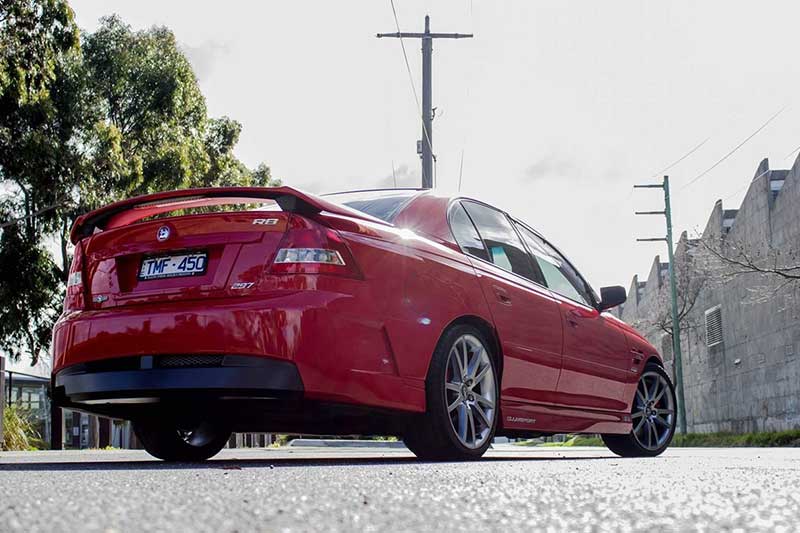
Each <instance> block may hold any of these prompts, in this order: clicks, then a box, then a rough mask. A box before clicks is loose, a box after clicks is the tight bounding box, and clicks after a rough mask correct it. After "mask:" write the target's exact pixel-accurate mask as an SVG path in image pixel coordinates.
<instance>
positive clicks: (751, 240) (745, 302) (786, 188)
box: [617, 157, 800, 433]
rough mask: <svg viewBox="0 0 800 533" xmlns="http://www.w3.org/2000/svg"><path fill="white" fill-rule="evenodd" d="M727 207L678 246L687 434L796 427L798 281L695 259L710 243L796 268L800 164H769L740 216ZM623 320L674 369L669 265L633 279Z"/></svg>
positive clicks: (799, 393)
mask: <svg viewBox="0 0 800 533" xmlns="http://www.w3.org/2000/svg"><path fill="white" fill-rule="evenodd" d="M725 207H726V206H723V204H722V201H721V200H718V201H717V202H716V203H715V204H714V206H713V208H712V209H711V214H710V216H709V219H708V223H707V224H706V227H705V229H704V231H703V234H702V235H700V236H697V239H690V238H688V236H687V234H686V232H684V233H683V234H682V235H681V237H680V240H679V242H678V243H677V244H676V255H675V257H676V258H675V265H676V267H675V268H676V273H677V274H678V277H679V279H680V280H681V281H679V288H680V291H679V292H680V293H681V296H682V298H681V302H682V303H684V304H686V306H687V308H689V311H688V312H687V313H686V314H685V316H684V318H683V319H682V321H681V327H682V329H683V331H682V335H681V337H682V343H681V345H682V346H681V351H682V354H683V375H684V383H685V397H686V418H687V423H688V429H689V431H690V432H713V431H729V432H736V433H740V432H750V431H778V430H784V429H795V428H800V355H798V353H799V352H800V281H799V280H794V281H792V280H786V279H781V278H780V277H779V276H775V275H771V276H770V275H763V274H749V273H742V272H741V271H740V272H738V273H737V274H736V275H723V274H722V271H721V270H719V269H715V268H712V267H710V266H709V265H710V264H711V263H710V262H709V261H708V260H703V261H700V260H699V259H698V257H700V256H704V257H706V259H707V258H708V257H709V254H708V252H707V250H708V248H707V247H706V246H704V243H709V242H711V243H720V246H733V247H734V249H739V250H747V251H748V252H749V253H750V254H751V256H753V257H758V258H766V257H767V256H768V255H769V254H770V253H773V254H774V253H775V252H776V251H779V252H780V254H781V256H780V257H782V258H784V259H786V258H787V257H789V256H791V255H792V254H794V257H793V258H792V260H793V261H796V260H797V258H798V257H800V255H798V254H800V157H799V158H798V160H797V161H795V163H794V165H793V167H792V168H791V169H789V170H770V168H769V162H768V160H766V159H765V160H764V161H762V162H761V164H760V165H759V167H758V169H757V171H756V173H755V177H754V178H753V180H752V182H751V183H750V186H749V189H748V191H747V194H746V195H745V198H744V200H743V201H742V204H741V205H740V206H739V208H738V209H726V208H725ZM712 259H713V257H712ZM780 260H783V259H780ZM795 264H796V263H795ZM729 273H730V270H729V271H728V274H729ZM795 274H800V270H798V271H795ZM617 313H618V315H619V316H620V318H622V319H623V320H624V321H626V322H628V323H630V324H632V325H634V326H636V327H637V328H639V329H640V331H642V332H643V333H644V334H645V335H646V336H647V337H648V339H649V340H650V341H651V342H652V343H653V344H654V345H655V346H656V347H657V348H658V349H659V350H661V352H662V354H663V355H664V357H665V360H666V361H667V364H668V365H669V367H670V371H674V370H673V368H672V365H673V357H672V346H671V342H672V341H671V337H670V334H669V333H668V331H667V329H666V328H664V327H662V325H663V324H665V323H666V324H668V323H669V321H668V320H666V321H665V320H664V319H665V318H666V317H668V316H669V278H668V270H667V264H666V263H662V262H661V260H660V258H659V257H656V258H655V260H654V261H653V263H652V265H651V268H650V272H649V274H648V275H647V278H646V279H640V278H639V277H638V276H634V277H633V281H632V282H631V286H630V290H629V293H628V301H627V302H626V303H625V305H624V306H622V307H621V308H620V309H618V311H617Z"/></svg>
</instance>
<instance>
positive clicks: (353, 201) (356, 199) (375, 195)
mask: <svg viewBox="0 0 800 533" xmlns="http://www.w3.org/2000/svg"><path fill="white" fill-rule="evenodd" d="M419 192H420V191H419V190H417V189H409V190H397V189H392V190H382V191H358V192H342V193H333V194H326V195H324V196H325V199H326V200H330V201H332V202H336V203H337V204H341V205H345V206H347V207H350V208H352V209H355V210H357V211H361V212H362V213H366V214H368V215H371V216H373V217H375V218H379V219H381V220H383V221H385V222H392V220H394V217H395V216H397V213H399V212H400V210H401V209H402V208H403V206H405V205H406V203H408V202H409V201H410V200H411V199H412V198H413V197H414V196H416V195H417V194H419Z"/></svg>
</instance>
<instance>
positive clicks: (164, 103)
mask: <svg viewBox="0 0 800 533" xmlns="http://www.w3.org/2000/svg"><path fill="white" fill-rule="evenodd" d="M0 47H1V48H0V183H1V184H0V195H2V194H5V196H4V197H3V196H0V231H2V236H0V279H2V280H3V282H2V283H3V286H2V288H0V321H1V322H2V324H1V325H0V349H3V350H4V351H6V352H7V353H10V354H12V355H13V356H15V357H19V356H20V355H21V354H23V353H26V354H27V355H28V356H30V357H31V359H32V361H34V362H35V361H36V359H37V358H38V357H39V355H40V354H41V353H43V352H44V351H45V350H46V349H47V347H48V343H49V330H50V328H51V327H52V323H53V321H54V320H55V318H56V314H57V309H58V308H59V307H60V300H61V296H62V294H63V282H64V281H65V280H66V277H67V272H68V269H69V264H70V261H71V258H70V248H71V246H70V244H69V240H68V233H69V229H70V227H71V225H72V222H73V221H74V219H75V217H76V216H77V215H78V214H80V213H83V212H86V211H87V210H89V209H93V208H96V207H99V206H100V205H102V204H105V203H108V202H110V201H114V200H118V199H121V198H124V197H128V196H132V195H137V194H144V193H149V192H155V191H159V190H170V189H176V188H185V187H199V186H219V185H248V184H258V185H265V186H266V185H273V184H275V183H277V181H276V180H273V179H272V177H271V174H270V171H269V167H267V166H266V165H264V164H262V165H259V166H258V167H257V168H256V169H255V170H253V171H251V170H249V169H248V168H247V167H246V166H245V165H244V164H243V163H242V162H241V161H239V160H238V159H237V158H236V156H235V155H234V153H233V149H234V147H235V145H236V143H237V141H238V139H239V135H240V133H241V125H240V124H239V123H238V122H236V121H235V120H232V119H230V118H227V117H224V118H220V119H210V118H209V117H208V116H207V110H206V105H205V99H204V97H203V95H202V93H201V91H200V88H199V86H198V83H197V79H196V77H195V74H194V72H193V70H192V67H191V65H190V63H189V61H188V60H187V58H186V56H185V55H184V54H183V53H182V52H181V50H180V48H179V47H178V44H177V41H176V39H175V36H174V34H173V33H172V32H171V31H170V30H168V29H167V28H163V27H154V28H151V29H149V30H144V31H133V30H132V29H131V28H130V26H128V25H126V24H125V23H124V22H123V21H122V20H121V19H119V17H116V16H112V17H107V18H104V19H101V22H100V27H99V28H98V30H97V31H95V32H94V33H92V34H87V35H84V36H83V38H82V39H79V32H78V29H77V27H76V26H75V23H74V20H73V13H72V10H71V9H70V8H69V5H68V4H67V2H66V1H64V0H12V1H4V2H2V3H0ZM53 243H56V244H60V252H61V253H60V254H58V255H60V258H59V259H60V261H59V262H58V264H56V261H55V260H54V258H53V256H52V255H51V254H50V253H49V251H48V250H49V249H50V248H52V244H53ZM48 244H50V246H48Z"/></svg>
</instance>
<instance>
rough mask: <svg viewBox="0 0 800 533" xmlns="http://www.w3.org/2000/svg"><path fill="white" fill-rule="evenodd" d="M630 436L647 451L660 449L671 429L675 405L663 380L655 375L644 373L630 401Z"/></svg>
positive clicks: (667, 385) (660, 376) (654, 373)
mask: <svg viewBox="0 0 800 533" xmlns="http://www.w3.org/2000/svg"><path fill="white" fill-rule="evenodd" d="M631 419H632V420H633V434H634V436H635V437H636V440H637V441H639V444H640V445H641V446H642V447H644V448H647V449H648V450H657V449H659V448H661V447H662V446H663V445H664V443H665V442H666V441H667V439H668V438H669V437H671V436H672V432H673V430H674V428H675V402H674V399H673V397H672V394H670V386H669V383H668V382H667V379H666V378H665V377H664V376H662V375H661V374H659V373H658V372H653V371H650V372H645V373H644V374H642V377H641V378H640V379H639V385H638V387H637V388H636V399H635V400H634V402H633V413H632V415H631Z"/></svg>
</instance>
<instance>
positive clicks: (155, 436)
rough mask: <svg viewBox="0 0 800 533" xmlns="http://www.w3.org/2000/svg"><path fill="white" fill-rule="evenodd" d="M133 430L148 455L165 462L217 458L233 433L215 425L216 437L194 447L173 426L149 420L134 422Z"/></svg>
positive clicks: (219, 425)
mask: <svg viewBox="0 0 800 533" xmlns="http://www.w3.org/2000/svg"><path fill="white" fill-rule="evenodd" d="M133 430H134V432H135V433H136V436H137V437H138V438H139V440H140V441H141V442H142V444H143V445H144V448H145V450H146V451H147V453H149V454H150V455H152V456H153V457H156V458H158V459H162V460H164V461H170V462H174V461H180V462H199V461H205V460H206V459H210V458H211V457H213V456H215V455H216V454H218V453H219V452H220V450H222V448H224V447H225V443H226V442H227V441H228V439H229V438H230V435H231V432H230V430H229V429H227V428H226V427H224V426H223V425H222V424H216V425H215V431H216V435H215V436H213V437H212V438H211V440H210V441H209V442H208V443H206V444H204V445H202V446H193V445H190V444H188V443H187V442H185V441H184V440H183V439H181V438H180V437H179V435H178V430H177V427H176V426H175V425H173V424H168V423H161V422H153V421H147V420H139V421H134V423H133Z"/></svg>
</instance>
